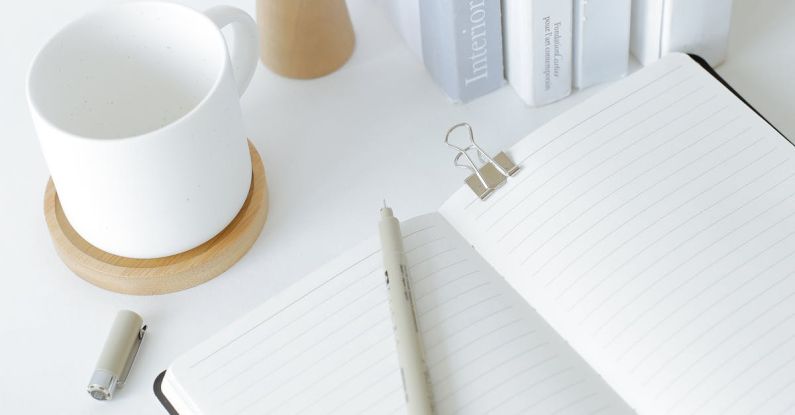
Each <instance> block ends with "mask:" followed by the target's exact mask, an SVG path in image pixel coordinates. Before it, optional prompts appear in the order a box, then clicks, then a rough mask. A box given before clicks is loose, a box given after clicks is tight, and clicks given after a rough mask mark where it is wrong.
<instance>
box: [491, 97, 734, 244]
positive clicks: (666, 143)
mask: <svg viewBox="0 0 795 415" xmlns="http://www.w3.org/2000/svg"><path fill="white" fill-rule="evenodd" d="M707 102H708V101H707ZM705 103H706V102H705ZM725 110H726V107H725V106H724V107H721V108H718V109H717V110H716V111H713V112H712V113H710V114H709V115H708V116H706V117H704V118H701V119H699V120H698V121H696V122H695V123H694V124H693V125H691V126H688V127H687V128H684V129H682V130H681V131H679V132H678V133H676V134H674V136H673V137H671V138H669V139H661V140H659V141H658V143H657V145H656V146H654V147H652V148H650V149H648V150H646V152H644V153H643V154H641V155H639V156H636V157H635V159H633V160H632V161H630V162H629V163H625V164H623V165H621V166H620V167H619V168H618V169H616V171H621V170H624V169H626V168H627V167H629V166H631V165H633V164H635V163H636V162H638V161H639V160H641V159H642V158H643V157H646V156H648V155H650V154H654V153H655V152H656V151H657V150H659V149H660V148H665V147H667V146H669V145H670V143H671V141H673V140H677V139H680V138H682V137H684V136H685V135H686V134H687V133H689V132H691V131H692V130H693V129H695V128H696V127H697V126H699V125H701V124H704V123H706V122H707V121H709V120H711V119H712V117H714V116H716V115H718V114H720V113H721V112H723V111H725ZM731 121H733V120H731ZM724 126H725V125H722V126H721V127H724ZM659 131H665V130H664V129H661V130H655V131H653V132H652V133H651V134H650V135H649V136H651V135H654V134H656V133H657V132H659ZM715 132H717V130H716V131H713V132H712V133H715ZM712 133H711V134H712ZM711 134H707V135H706V136H702V137H701V138H700V139H698V140H696V141H694V142H691V143H690V145H689V146H687V147H685V148H683V149H680V150H679V151H678V152H676V153H674V154H672V155H670V156H669V157H667V158H665V159H663V160H661V161H659V162H657V164H655V166H654V168H656V167H659V166H661V165H663V164H664V163H666V162H668V161H670V160H673V159H674V158H675V157H676V156H677V155H679V154H681V153H683V152H684V151H685V150H687V149H689V148H691V147H693V146H695V145H696V144H698V143H700V142H701V141H702V140H704V139H706V138H708V137H710V135H711ZM647 137H648V136H647ZM650 171H653V168H652V169H647V170H646V171H644V172H643V173H642V174H647V173H648V172H650ZM637 178H639V177H636V178H635V179H637ZM550 181H551V178H550V179H549V180H547V181H546V182H545V183H548V182H550ZM536 190H537V189H536ZM532 194H533V192H528V193H527V196H526V197H525V199H526V198H528V197H530V196H531V195H532ZM521 203H522V202H521V201H520V202H519V203H517V204H516V205H515V207H518V206H519V205H520V204H521ZM533 213H535V211H531V212H529V213H528V214H525V215H524V216H523V217H522V219H520V220H518V221H516V222H515V223H514V225H513V226H511V227H510V228H509V229H508V230H507V231H505V232H504V233H502V234H501V236H500V237H499V238H498V240H497V242H501V241H503V240H505V238H507V237H508V236H509V235H510V234H511V233H513V232H514V231H515V230H516V228H517V227H518V226H519V225H521V224H522V223H524V221H525V220H527V219H528V218H530V217H531V215H532V214H533ZM514 250H515V248H511V251H510V252H513V251H514Z"/></svg>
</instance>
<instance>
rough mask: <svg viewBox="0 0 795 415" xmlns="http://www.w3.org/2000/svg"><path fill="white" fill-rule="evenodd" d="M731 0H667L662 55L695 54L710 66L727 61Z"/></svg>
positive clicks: (661, 43) (661, 46)
mask: <svg viewBox="0 0 795 415" xmlns="http://www.w3.org/2000/svg"><path fill="white" fill-rule="evenodd" d="M731 15H732V1H731V0H666V2H665V10H664V15H663V28H662V39H661V42H660V48H661V55H665V54H666V53H668V52H684V53H693V54H696V55H698V56H701V57H702V58H704V60H705V61H707V63H709V65H710V66H718V65H720V64H721V63H723V61H724V60H726V49H727V47H728V43H729V26H730V23H731Z"/></svg>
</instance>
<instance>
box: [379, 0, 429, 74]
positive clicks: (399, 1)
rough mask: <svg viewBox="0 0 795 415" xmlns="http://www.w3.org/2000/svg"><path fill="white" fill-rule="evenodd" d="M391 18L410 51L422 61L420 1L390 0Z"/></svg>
mask: <svg viewBox="0 0 795 415" xmlns="http://www.w3.org/2000/svg"><path fill="white" fill-rule="evenodd" d="M387 9H388V11H389V17H390V18H391V19H392V24H393V25H394V26H395V29H397V31H398V33H400V36H401V37H402V38H403V40H404V41H405V42H406V45H408V47H409V49H411V51H412V52H413V53H414V55H416V56H417V57H419V58H420V60H422V33H421V32H420V0H389V1H388V2H387Z"/></svg>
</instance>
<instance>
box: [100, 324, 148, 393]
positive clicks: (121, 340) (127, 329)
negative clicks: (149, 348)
mask: <svg viewBox="0 0 795 415" xmlns="http://www.w3.org/2000/svg"><path fill="white" fill-rule="evenodd" d="M142 325H143V319H142V318H141V316H139V315H138V314H136V313H134V312H132V311H130V310H121V311H119V312H118V314H116V319H115V320H114V321H113V326H112V327H111V329H110V333H108V337H107V339H106V340H105V346H104V347H103V348H102V353H101V354H100V355H99V359H98V360H97V365H96V368H95V369H94V374H93V375H92V377H91V381H90V383H89V387H88V390H89V393H91V396H93V397H94V398H97V399H101V400H105V399H110V398H111V397H112V395H113V391H114V390H115V388H116V384H117V383H118V382H123V379H122V377H123V372H124V370H125V367H126V366H127V365H128V363H129V360H130V359H131V358H132V354H133V353H134V350H133V349H134V348H135V347H136V345H137V344H138V339H139V336H140V334H141V326H142Z"/></svg>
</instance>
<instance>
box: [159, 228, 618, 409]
mask: <svg viewBox="0 0 795 415" xmlns="http://www.w3.org/2000/svg"><path fill="white" fill-rule="evenodd" d="M402 228H403V233H404V243H405V247H406V251H407V259H408V265H409V267H410V269H411V273H412V278H413V280H414V292H415V298H416V300H417V311H418V318H419V324H420V326H421V328H422V330H423V340H424V342H425V346H426V350H427V364H428V366H429V368H430V375H431V378H432V381H433V390H434V393H435V398H436V406H437V409H438V410H439V411H438V413H440V414H448V413H449V414H452V413H462V414H467V413H484V412H485V411H487V410H489V409H493V410H494V411H499V412H503V413H506V412H505V411H507V410H512V411H517V410H519V409H522V408H532V409H533V410H534V411H538V413H550V414H552V413H557V414H567V413H568V414H574V413H577V414H581V413H598V412H601V413H628V412H629V411H628V409H626V406H625V404H624V403H623V402H622V401H620V399H619V398H618V397H617V395H616V394H615V393H614V392H612V391H611V390H610V389H609V388H608V387H607V386H606V384H605V383H604V381H603V380H602V379H600V378H599V377H598V376H597V375H596V374H595V372H593V371H592V370H591V369H590V368H588V367H587V365H585V364H584V362H583V361H582V360H581V359H578V358H577V356H576V355H575V354H574V353H573V351H572V350H571V349H569V348H567V346H566V345H565V344H564V343H563V341H562V340H561V339H560V338H559V337H557V335H556V334H555V333H554V332H553V331H551V329H550V328H549V327H548V326H546V325H545V324H544V323H543V322H542V321H541V320H540V319H539V318H538V317H537V315H535V313H534V312H533V311H532V309H529V307H527V306H526V305H523V302H522V301H521V300H520V301H519V303H518V304H515V303H514V301H516V294H515V293H513V292H512V291H511V290H507V295H506V293H505V292H504V291H505V289H506V288H507V285H506V284H505V282H504V281H502V280H501V279H499V278H497V277H496V275H495V274H494V272H493V270H491V268H490V267H488V266H487V265H486V264H485V263H484V262H483V261H482V259H480V258H479V257H478V256H477V254H475V253H474V251H473V250H472V248H471V247H468V246H466V245H465V244H463V242H462V241H461V239H460V236H458V235H457V234H455V233H454V231H452V228H450V227H449V225H448V224H447V223H446V222H445V221H444V220H443V219H442V218H441V217H440V216H439V215H438V214H432V215H426V216H423V217H420V218H416V219H413V220H410V221H407V222H404V223H403V224H402ZM473 255H474V256H473ZM512 296H513V297H512ZM523 307H524V308H523ZM164 389H166V390H167V395H168V396H169V397H171V396H173V395H175V394H177V395H179V396H180V397H183V398H185V399H184V400H185V401H186V402H187V404H183V405H184V406H188V407H190V408H201V411H198V410H196V409H192V412H191V413H194V412H195V413H206V414H215V413H219V414H220V413H223V414H236V413H241V414H246V413H274V412H275V413H324V414H328V413H331V414H333V413H374V414H375V413H377V414H388V413H404V412H405V408H404V403H403V392H402V385H401V380H400V374H399V368H398V364H397V355H396V351H395V347H394V338H393V337H392V329H391V322H390V320H389V307H388V303H387V296H386V289H385V287H384V283H383V269H382V264H381V256H380V252H379V250H378V244H377V242H376V240H375V239H373V240H371V241H368V242H366V243H364V244H363V245H361V246H360V247H358V248H356V249H354V250H352V251H350V252H348V253H346V254H344V255H342V256H341V257H340V258H339V259H338V260H336V261H334V262H333V263H332V264H329V265H327V266H324V267H322V268H321V269H319V270H317V271H316V272H315V273H313V274H312V275H310V276H308V277H307V278H305V279H303V280H302V281H300V282H299V283H298V284H296V285H295V286H293V287H291V288H290V289H288V290H287V291H285V292H284V293H282V294H281V295H279V296H278V297H277V298H274V299H273V300H271V301H269V302H267V303H265V304H264V305H263V306H261V307H260V308H259V309H257V310H255V311H253V312H252V313H251V314H250V315H248V316H246V317H244V318H243V319H241V320H239V321H238V322H236V323H234V324H233V325H232V326H230V327H228V328H227V329H225V330H224V331H222V332H221V333H219V334H218V335H217V336H215V337H213V338H212V339H210V340H208V341H207V342H206V343H204V344H202V345H200V346H198V347H197V348H196V349H195V350H193V351H191V352H189V353H188V354H186V355H184V356H183V357H181V358H180V359H179V360H178V361H177V362H175V363H174V364H173V365H172V367H171V368H169V370H168V372H167V377H166V381H165V382H164Z"/></svg>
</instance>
